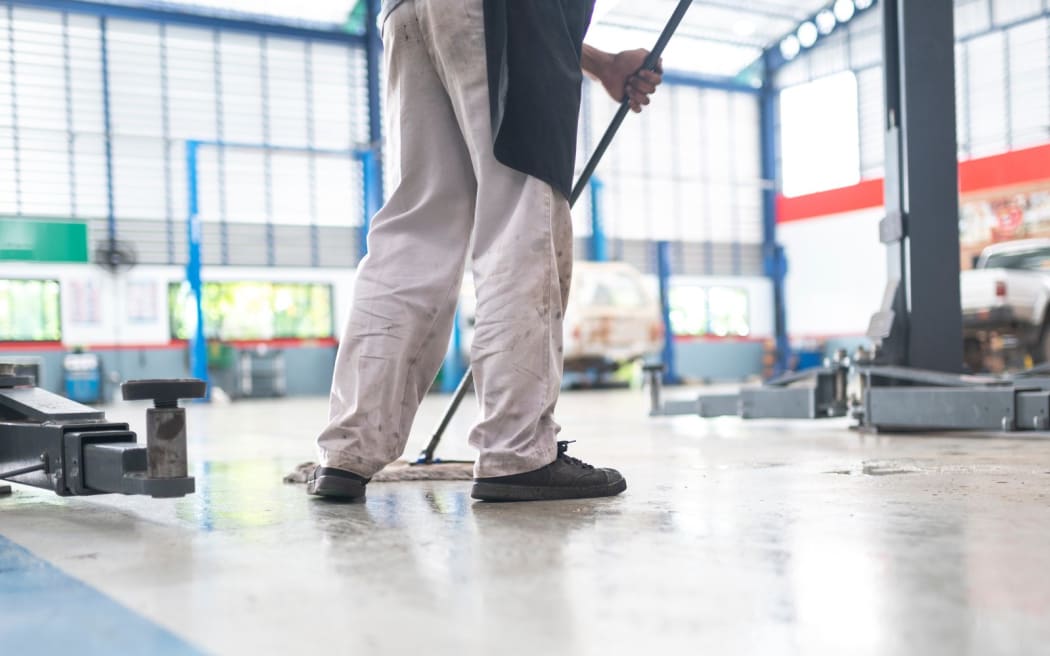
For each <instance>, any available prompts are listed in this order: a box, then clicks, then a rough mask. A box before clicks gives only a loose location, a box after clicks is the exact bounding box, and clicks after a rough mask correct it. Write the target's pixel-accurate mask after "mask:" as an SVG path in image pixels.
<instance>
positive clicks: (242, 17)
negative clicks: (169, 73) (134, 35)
mask: <svg viewBox="0 0 1050 656" xmlns="http://www.w3.org/2000/svg"><path fill="white" fill-rule="evenodd" d="M9 1H10V2H12V3H13V4H15V5H18V6H23V7H32V8H34V9H51V10H54V11H64V12H69V13H74V14H87V15H90V16H99V17H104V18H119V19H127V20H140V21H148V22H152V23H167V24H170V25H186V26H190V27H202V28H207V29H213V28H214V29H221V30H228V31H232V32H247V33H251V34H259V33H264V34H270V35H272V36H285V37H294V38H300V39H314V40H317V41H335V42H338V43H344V44H346V43H350V44H354V45H358V46H363V45H364V43H365V40H364V38H363V37H361V36H358V35H356V34H349V33H347V32H344V31H343V30H342V29H341V27H336V26H331V25H328V24H325V23H310V22H308V21H297V23H298V24H293V23H290V22H282V21H280V20H269V18H268V17H266V16H258V15H251V14H236V15H234V14H229V15H214V14H211V15H209V14H197V13H189V12H186V11H180V10H178V9H174V8H170V7H147V6H141V5H139V6H130V5H115V4H107V3H104V2H89V1H88V0H9Z"/></svg>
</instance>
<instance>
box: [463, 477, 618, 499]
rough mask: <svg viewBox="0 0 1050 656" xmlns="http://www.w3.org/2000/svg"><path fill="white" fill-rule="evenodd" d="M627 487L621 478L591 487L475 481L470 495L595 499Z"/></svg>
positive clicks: (512, 497) (479, 496)
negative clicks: (502, 483)
mask: <svg viewBox="0 0 1050 656" xmlns="http://www.w3.org/2000/svg"><path fill="white" fill-rule="evenodd" d="M626 489H627V480H626V479H623V478H621V479H620V480H618V481H616V482H615V483H609V484H608V485H592V486H590V487H568V486H566V487H551V486H543V485H540V486H529V485H501V484H499V483H474V489H472V490H471V492H470V496H471V497H472V498H474V499H478V500H479V501H554V500H557V499H593V498H597V497H611V496H615V495H617V494H619V493H621V492H623V491H624V490H626Z"/></svg>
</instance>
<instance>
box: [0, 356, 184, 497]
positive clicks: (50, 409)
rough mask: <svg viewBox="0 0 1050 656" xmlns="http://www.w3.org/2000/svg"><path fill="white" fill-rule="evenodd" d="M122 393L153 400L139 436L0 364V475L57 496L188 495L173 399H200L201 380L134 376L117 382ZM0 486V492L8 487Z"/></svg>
mask: <svg viewBox="0 0 1050 656" xmlns="http://www.w3.org/2000/svg"><path fill="white" fill-rule="evenodd" d="M122 392H123V396H124V399H125V400H129V401H130V400H142V399H153V401H154V406H155V407H153V408H151V409H149V410H148V411H147V413H146V414H147V428H146V443H145V444H140V443H139V442H138V439H137V437H136V435H135V433H134V432H133V431H131V430H129V428H128V424H123V423H114V422H111V421H108V420H107V419H106V416H105V413H103V412H102V411H100V410H96V409H94V408H90V407H88V406H86V405H81V404H79V403H76V402H74V401H70V400H69V399H66V398H65V397H62V396H58V395H57V394H52V393H51V392H48V391H47V390H44V389H41V388H39V387H35V386H34V384H33V380H32V379H31V378H30V377H27V376H16V375H14V372H13V369H12V368H10V367H4V366H3V365H0V481H3V480H7V481H11V482H14V483H19V484H22V485H32V486H33V487H39V488H43V489H45V490H51V491H52V492H54V493H55V494H58V495H59V496H73V495H87V494H109V493H119V494H141V495H146V496H151V497H181V496H185V495H187V494H192V493H193V491H194V479H193V477H191V476H189V474H188V463H187V458H186V411H185V410H184V409H183V408H180V407H179V406H178V400H179V399H188V398H200V397H203V396H204V393H205V383H204V382H203V381H200V380H196V379H187V380H137V381H129V382H126V383H124V384H123V385H122ZM10 491H11V490H10V486H6V485H0V494H4V493H10Z"/></svg>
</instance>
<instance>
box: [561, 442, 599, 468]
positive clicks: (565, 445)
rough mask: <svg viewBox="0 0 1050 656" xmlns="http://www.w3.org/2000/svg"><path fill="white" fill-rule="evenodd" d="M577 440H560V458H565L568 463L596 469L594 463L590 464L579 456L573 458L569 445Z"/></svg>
mask: <svg viewBox="0 0 1050 656" xmlns="http://www.w3.org/2000/svg"><path fill="white" fill-rule="evenodd" d="M574 442H576V440H563V441H561V442H558V458H560V459H562V460H565V461H566V462H568V463H571V464H573V465H576V466H577V467H583V468H584V469H594V465H588V464H587V463H585V462H584V461H582V460H580V459H579V458H573V457H572V456H570V455H569V454H568V453H566V452H567V451H568V450H569V445H570V444H573V443H574Z"/></svg>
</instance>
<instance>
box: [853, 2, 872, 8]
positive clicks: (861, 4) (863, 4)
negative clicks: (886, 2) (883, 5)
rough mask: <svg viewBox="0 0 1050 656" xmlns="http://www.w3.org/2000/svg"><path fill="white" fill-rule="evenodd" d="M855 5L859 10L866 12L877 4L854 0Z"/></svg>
mask: <svg viewBox="0 0 1050 656" xmlns="http://www.w3.org/2000/svg"><path fill="white" fill-rule="evenodd" d="M854 4H856V5H857V9H860V10H864V9H867V8H868V7H870V6H871V5H873V4H875V0H854Z"/></svg>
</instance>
